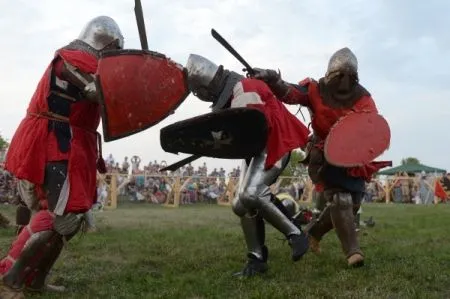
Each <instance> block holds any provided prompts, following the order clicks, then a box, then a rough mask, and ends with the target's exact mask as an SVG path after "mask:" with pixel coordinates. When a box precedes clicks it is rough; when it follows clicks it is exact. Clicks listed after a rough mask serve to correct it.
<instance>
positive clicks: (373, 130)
mask: <svg viewBox="0 0 450 299" xmlns="http://www.w3.org/2000/svg"><path fill="white" fill-rule="evenodd" d="M390 140H391V131H390V128H389V124H388V123H387V121H386V120H385V119H384V118H383V117H382V116H381V115H379V114H378V113H376V112H358V113H356V112H355V113H350V114H348V115H346V116H344V117H343V118H341V119H340V120H339V121H338V122H337V123H336V124H335V125H334V126H333V128H331V130H330V133H329V134H328V137H327V139H326V140H325V147H324V151H325V158H326V160H327V161H328V163H330V164H332V165H335V166H342V167H356V166H363V165H365V164H367V163H370V162H372V161H373V160H374V159H375V158H377V157H378V156H380V155H381V154H382V153H383V152H384V151H385V150H386V149H388V147H389V144H390Z"/></svg>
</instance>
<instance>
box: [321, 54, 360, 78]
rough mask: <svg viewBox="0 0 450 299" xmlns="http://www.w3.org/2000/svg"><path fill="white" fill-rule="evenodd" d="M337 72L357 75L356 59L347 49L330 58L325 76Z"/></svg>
mask: <svg viewBox="0 0 450 299" xmlns="http://www.w3.org/2000/svg"><path fill="white" fill-rule="evenodd" d="M339 72H345V73H353V74H357V73H358V59H357V58H356V56H355V54H353V52H352V51H351V50H350V49H349V48H342V49H340V50H338V51H336V52H335V53H334V54H333V55H332V56H331V58H330V61H329V62H328V69H327V74H326V75H325V76H326V77H328V76H330V75H332V74H334V73H339Z"/></svg>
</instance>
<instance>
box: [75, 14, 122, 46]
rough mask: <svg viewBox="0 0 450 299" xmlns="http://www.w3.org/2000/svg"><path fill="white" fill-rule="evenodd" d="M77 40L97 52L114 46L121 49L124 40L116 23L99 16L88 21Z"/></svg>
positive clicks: (108, 18)
mask: <svg viewBox="0 0 450 299" xmlns="http://www.w3.org/2000/svg"><path fill="white" fill-rule="evenodd" d="M78 40H80V41H82V42H85V43H86V44H88V45H89V46H91V47H92V48H94V49H95V50H97V51H101V50H104V49H105V48H106V47H108V46H111V45H114V46H115V47H114V48H119V49H123V45H124V38H123V35H122V32H121V31H120V28H119V25H117V23H116V21H114V20H113V19H112V18H110V17H107V16H99V17H96V18H94V19H92V20H90V21H89V22H88V23H87V24H86V25H85V26H84V28H83V30H82V31H81V33H80V35H79V36H78Z"/></svg>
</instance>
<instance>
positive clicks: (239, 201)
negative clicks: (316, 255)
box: [233, 153, 308, 260]
mask: <svg viewBox="0 0 450 299" xmlns="http://www.w3.org/2000/svg"><path fill="white" fill-rule="evenodd" d="M266 156H267V155H266V153H262V154H261V155H259V156H256V157H254V158H253V159H252V160H251V162H250V164H249V166H248V169H247V170H246V171H245V173H244V172H243V173H242V177H241V179H240V186H239V192H238V196H237V198H235V200H234V202H233V211H234V212H235V213H236V214H237V215H238V216H240V217H252V215H258V216H260V217H261V216H262V218H263V219H264V220H266V221H267V222H268V223H270V224H271V225H272V226H274V227H275V228H276V229H277V230H279V231H280V232H281V233H283V234H284V235H285V236H286V237H287V238H288V239H289V241H290V245H291V247H292V251H293V253H292V258H293V259H294V260H298V259H300V258H301V257H302V256H303V255H304V254H305V253H306V251H307V249H308V242H307V238H306V235H304V234H302V232H301V231H300V229H299V228H298V227H297V226H295V225H294V224H293V223H292V221H291V220H290V218H288V217H287V216H286V215H285V214H284V213H283V212H281V211H280V209H278V208H277V207H276V206H275V205H274V203H273V202H272V201H271V197H272V193H271V192H270V188H269V186H270V185H272V184H273V183H274V182H275V181H276V179H277V178H278V176H279V175H280V173H281V172H282V170H283V168H284V167H285V165H286V163H287V162H288V160H289V155H286V156H285V157H283V158H282V159H281V160H280V161H278V163H277V164H276V165H275V166H274V167H272V168H271V169H269V170H265V169H264V165H265V160H266ZM249 219H251V218H249ZM249 222H250V220H248V219H244V220H242V223H246V224H247V225H248V223H249ZM253 227H256V225H253ZM244 234H251V235H249V236H247V235H246V237H245V239H246V241H247V247H248V248H249V250H251V249H250V248H254V245H253V244H256V243H257V241H256V239H255V236H254V234H255V233H254V231H252V230H251V229H248V230H246V229H244ZM262 245H263V243H262V244H261V245H260V247H259V248H260V249H259V250H258V252H257V255H259V256H260V255H261V250H263V249H261V248H264V247H261V246H262ZM251 253H252V252H250V254H251Z"/></svg>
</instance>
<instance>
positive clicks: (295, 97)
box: [281, 78, 391, 180]
mask: <svg viewBox="0 0 450 299" xmlns="http://www.w3.org/2000/svg"><path fill="white" fill-rule="evenodd" d="M299 85H300V86H303V87H307V88H308V92H307V93H302V92H300V91H299V90H297V89H295V88H291V89H290V91H289V93H288V94H287V95H286V96H285V97H284V98H283V99H281V100H282V101H283V102H285V103H288V104H300V105H302V106H307V107H309V108H310V109H311V110H312V119H311V127H312V128H313V130H314V133H315V134H316V135H317V136H319V137H320V139H322V141H323V140H325V139H326V138H327V136H328V133H329V132H330V130H331V128H332V127H333V125H334V124H335V123H336V122H337V121H338V120H339V119H340V118H341V117H343V116H345V115H347V114H348V113H349V112H351V111H355V112H362V111H367V112H378V110H377V107H376V105H375V102H374V101H373V99H372V97H371V96H369V95H365V96H362V97H361V98H360V99H359V100H357V101H356V102H355V104H354V105H353V106H352V107H350V108H333V107H330V106H327V105H325V104H324V103H323V99H322V97H321V95H320V92H319V85H318V83H317V82H316V81H313V80H311V79H309V78H308V79H305V80H303V81H301V82H300V83H299ZM389 165H391V162H387V161H381V162H371V163H369V164H367V165H365V166H363V167H352V168H349V169H348V173H349V174H350V175H352V176H355V177H363V178H365V179H366V180H369V179H370V178H371V177H372V175H373V174H374V173H375V172H377V171H378V170H379V169H381V168H384V167H386V166H389Z"/></svg>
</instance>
